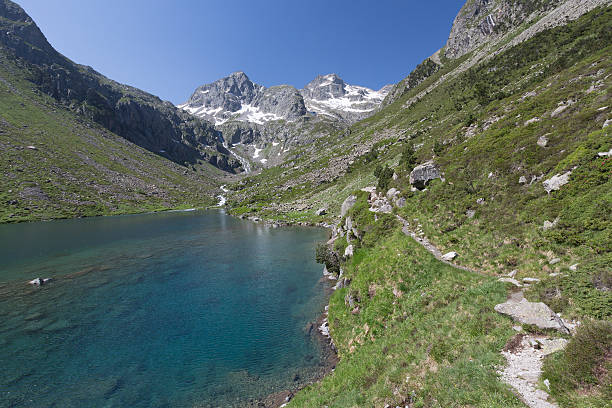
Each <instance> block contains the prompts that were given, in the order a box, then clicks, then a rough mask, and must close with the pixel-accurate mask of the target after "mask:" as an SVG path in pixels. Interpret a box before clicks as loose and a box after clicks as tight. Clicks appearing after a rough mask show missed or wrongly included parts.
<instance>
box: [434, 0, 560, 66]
mask: <svg viewBox="0 0 612 408" xmlns="http://www.w3.org/2000/svg"><path fill="white" fill-rule="evenodd" d="M561 2H562V0H546V1H538V2H533V1H529V2H528V1H510V0H468V1H467V2H466V3H465V5H464V6H463V7H462V8H461V10H460V11H459V14H458V15H457V17H456V18H455V21H454V22H453V27H452V29H451V32H450V35H449V37H448V41H447V43H446V47H445V49H444V55H445V56H446V57H447V58H459V57H461V56H463V55H465V54H467V53H468V52H470V51H472V50H474V49H475V48H478V47H479V46H480V45H482V44H484V43H485V42H488V41H490V40H491V39H493V38H496V37H500V36H501V35H503V34H505V33H506V32H508V31H510V30H512V29H514V28H516V27H518V26H519V25H521V24H522V23H523V22H524V21H525V19H526V18H527V17H529V16H530V15H531V14H532V13H542V12H545V11H548V10H551V9H553V8H554V7H556V6H557V5H558V4H559V3H561Z"/></svg>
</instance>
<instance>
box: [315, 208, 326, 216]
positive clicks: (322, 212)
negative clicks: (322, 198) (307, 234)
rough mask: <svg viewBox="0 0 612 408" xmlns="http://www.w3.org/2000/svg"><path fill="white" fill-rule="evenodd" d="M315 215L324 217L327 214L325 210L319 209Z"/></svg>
mask: <svg viewBox="0 0 612 408" xmlns="http://www.w3.org/2000/svg"><path fill="white" fill-rule="evenodd" d="M315 214H317V215H325V214H327V209H325V208H319V209H318V210H317V212H316V213H315Z"/></svg>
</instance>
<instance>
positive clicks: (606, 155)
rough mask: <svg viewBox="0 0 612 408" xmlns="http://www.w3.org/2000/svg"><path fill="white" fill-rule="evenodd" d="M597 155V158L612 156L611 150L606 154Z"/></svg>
mask: <svg viewBox="0 0 612 408" xmlns="http://www.w3.org/2000/svg"><path fill="white" fill-rule="evenodd" d="M597 155H598V156H599V157H611V156H612V149H610V150H608V151H607V152H599V153H597Z"/></svg>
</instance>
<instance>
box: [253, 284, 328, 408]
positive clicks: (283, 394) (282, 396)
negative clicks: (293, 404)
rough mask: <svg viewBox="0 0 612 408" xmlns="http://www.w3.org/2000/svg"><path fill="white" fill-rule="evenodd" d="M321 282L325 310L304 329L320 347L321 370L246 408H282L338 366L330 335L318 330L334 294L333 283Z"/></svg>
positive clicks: (325, 319)
mask: <svg viewBox="0 0 612 408" xmlns="http://www.w3.org/2000/svg"><path fill="white" fill-rule="evenodd" d="M321 281H325V288H324V291H325V295H326V297H327V305H326V306H325V310H324V311H323V313H321V314H320V315H319V317H318V318H317V319H316V320H315V321H314V322H310V323H309V324H308V325H307V326H306V328H305V330H306V332H307V333H308V335H310V336H313V337H314V338H315V339H316V341H317V342H318V343H319V345H320V347H321V351H322V365H321V369H320V370H319V371H318V373H317V374H316V376H315V377H314V378H312V379H310V380H309V381H305V382H303V383H301V382H300V381H299V379H298V380H295V379H294V381H295V382H296V386H295V387H292V388H289V389H285V390H282V391H278V392H275V393H272V394H269V395H267V396H266V397H264V398H260V399H256V400H255V399H253V400H251V401H249V404H248V405H247V407H249V408H255V407H259V408H261V407H263V408H280V407H282V406H284V405H285V404H287V403H288V402H289V401H290V400H291V399H293V397H294V396H295V394H296V393H298V392H300V391H301V390H303V389H304V388H306V387H308V386H310V385H312V384H315V383H317V382H320V381H321V380H323V379H324V378H325V377H326V376H327V375H328V374H330V373H331V372H333V370H334V369H335V368H336V364H338V361H339V360H340V359H339V357H338V353H337V350H336V347H335V346H334V342H333V339H332V337H331V335H325V334H324V333H322V332H321V330H320V327H321V326H322V325H323V324H324V322H326V321H327V309H328V307H329V298H330V297H331V295H332V294H333V292H334V286H335V285H334V281H333V280H330V279H329V278H328V277H327V276H326V275H322V277H321ZM262 404H263V405H262Z"/></svg>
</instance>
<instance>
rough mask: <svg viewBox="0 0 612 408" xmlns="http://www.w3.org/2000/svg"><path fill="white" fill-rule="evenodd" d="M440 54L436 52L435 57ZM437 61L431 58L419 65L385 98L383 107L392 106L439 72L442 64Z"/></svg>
mask: <svg viewBox="0 0 612 408" xmlns="http://www.w3.org/2000/svg"><path fill="white" fill-rule="evenodd" d="M438 54H439V51H438V52H436V54H434V55H436V56H437V55H438ZM437 61H438V62H436V61H434V57H430V58H427V59H426V60H425V61H423V62H422V63H420V64H419V65H417V67H416V68H415V69H414V71H412V72H411V73H410V75H408V76H407V77H406V78H404V79H403V80H402V81H400V82H399V83H398V84H396V85H395V86H393V88H391V90H390V91H389V93H388V94H387V96H386V97H385V100H384V101H383V106H387V105H390V104H392V103H393V102H395V101H396V100H398V99H399V98H400V97H401V96H402V95H404V94H405V93H406V92H408V91H409V90H411V89H413V88H416V87H417V86H419V85H420V84H421V83H422V82H423V81H425V80H426V79H427V78H429V77H430V76H432V75H433V74H435V73H436V72H438V70H439V69H440V68H442V64H441V63H440V60H439V58H438V59H437Z"/></svg>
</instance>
